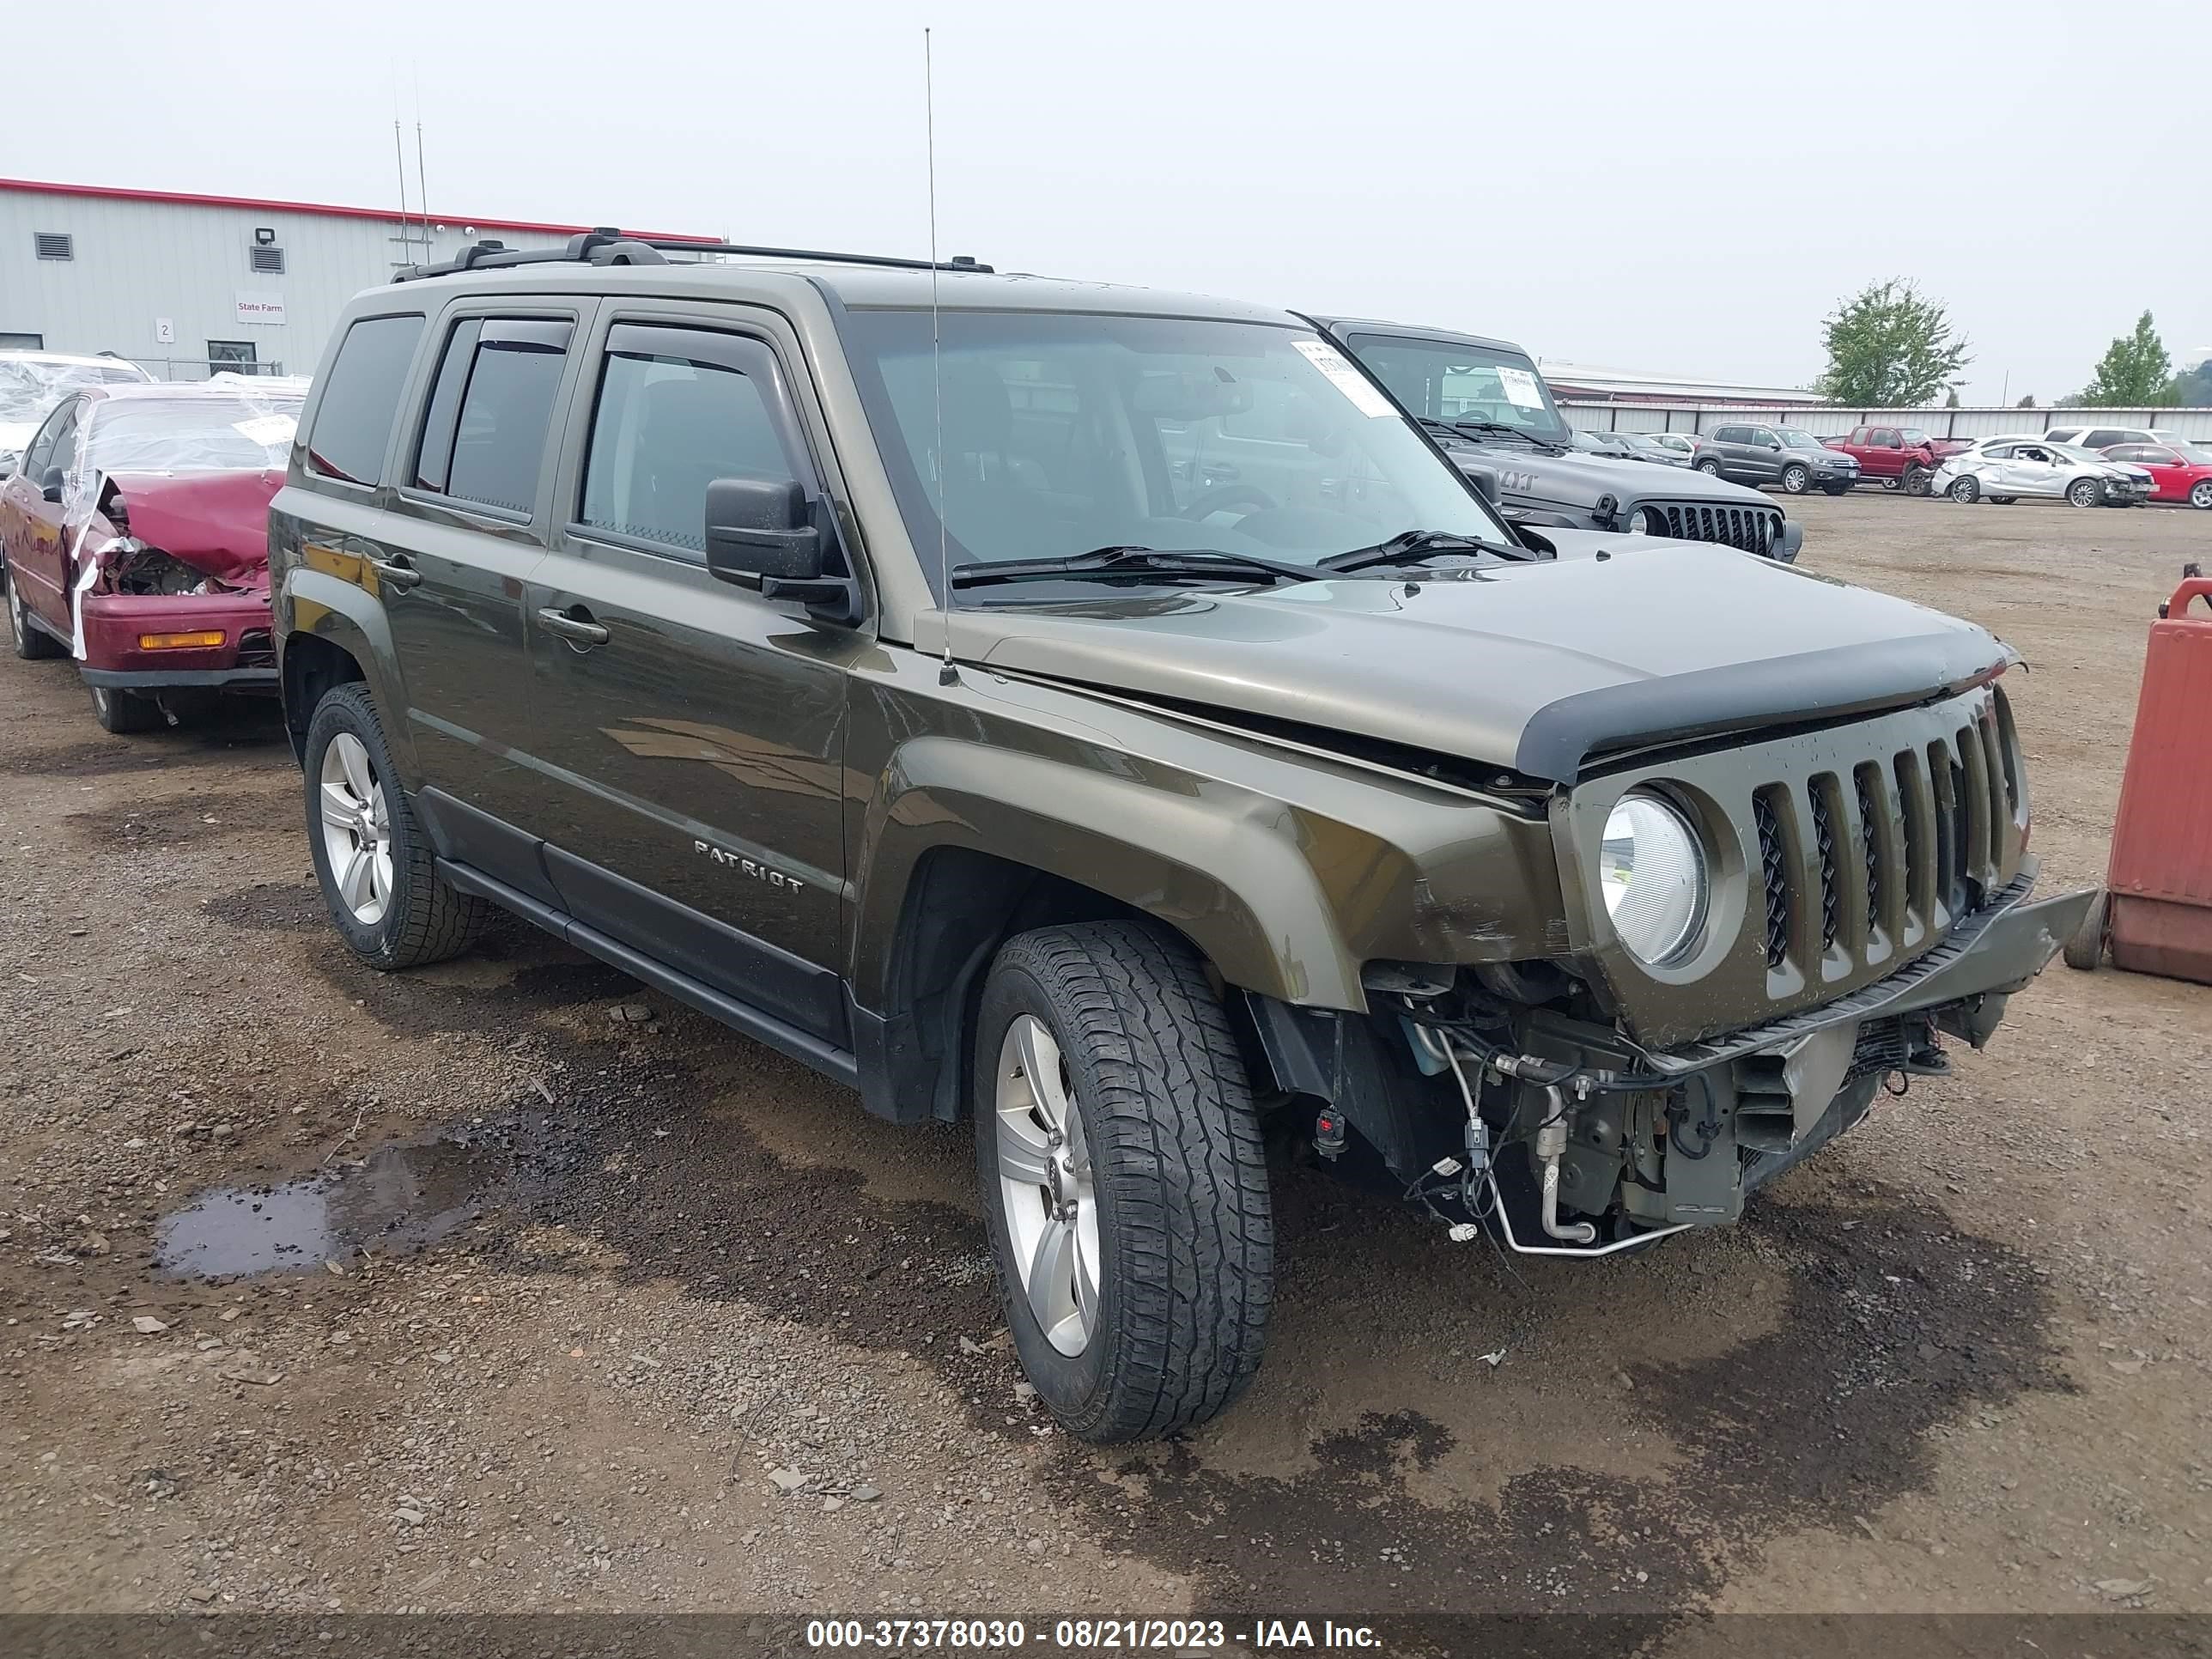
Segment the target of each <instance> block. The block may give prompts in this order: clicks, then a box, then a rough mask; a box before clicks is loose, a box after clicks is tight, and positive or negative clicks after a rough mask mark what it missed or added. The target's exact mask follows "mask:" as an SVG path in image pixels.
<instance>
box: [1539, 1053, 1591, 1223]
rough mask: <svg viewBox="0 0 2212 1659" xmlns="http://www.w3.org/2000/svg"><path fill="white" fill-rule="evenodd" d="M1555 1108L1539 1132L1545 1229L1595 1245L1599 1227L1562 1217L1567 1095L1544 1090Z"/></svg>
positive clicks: (1547, 1100) (1557, 1091) (1546, 1099)
mask: <svg viewBox="0 0 2212 1659" xmlns="http://www.w3.org/2000/svg"><path fill="white" fill-rule="evenodd" d="M1544 1096H1545V1103H1546V1104H1547V1106H1549V1108H1550V1110H1549V1112H1548V1113H1547V1115H1545V1118H1544V1122H1543V1126H1542V1127H1541V1128H1539V1129H1538V1130H1537V1131H1536V1158H1537V1161H1538V1162H1539V1163H1541V1164H1542V1165H1543V1166H1544V1212H1543V1215H1544V1231H1546V1232H1547V1233H1549V1234H1550V1235H1551V1236H1552V1237H1553V1238H1558V1239H1564V1240H1565V1241H1566V1242H1567V1243H1570V1244H1593V1243H1596V1242H1597V1229H1596V1228H1595V1227H1593V1226H1591V1225H1590V1224H1589V1222H1587V1221H1576V1222H1562V1221H1561V1220H1560V1219H1559V1158H1560V1157H1561V1156H1562V1155H1563V1154H1564V1153H1565V1152H1566V1150H1567V1097H1565V1095H1564V1094H1562V1093H1560V1092H1559V1090H1558V1089H1557V1088H1556V1087H1555V1088H1550V1089H1547V1090H1545V1091H1544Z"/></svg>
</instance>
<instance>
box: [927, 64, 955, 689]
mask: <svg viewBox="0 0 2212 1659" xmlns="http://www.w3.org/2000/svg"><path fill="white" fill-rule="evenodd" d="M936 70H937V65H936V61H935V59H934V58H933V56H932V55H931V52H930V40H929V30H928V29H927V27H924V28H923V30H922V31H921V131H922V155H923V158H924V161H925V164H926V166H927V171H928V173H929V386H930V392H931V395H932V396H933V398H935V399H936V404H937V605H938V610H939V612H940V613H941V614H942V616H943V618H944V623H945V660H944V661H943V662H942V663H941V664H939V666H938V670H937V683H938V684H939V685H951V684H953V683H954V682H955V681H957V679H958V678H960V671H959V670H957V668H955V667H953V665H952V565H951V557H952V556H951V532H949V531H948V530H947V529H946V528H945V513H946V511H947V510H948V509H949V508H950V507H951V505H952V502H951V492H952V468H951V466H950V465H947V462H946V457H945V369H944V344H943V337H942V333H941V331H940V330H939V326H938V322H939V311H938V305H937V73H936Z"/></svg>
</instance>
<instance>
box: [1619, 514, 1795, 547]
mask: <svg viewBox="0 0 2212 1659" xmlns="http://www.w3.org/2000/svg"><path fill="white" fill-rule="evenodd" d="M1640 505H1642V506H1644V507H1648V508H1649V509H1650V511H1652V512H1654V513H1657V514H1658V515H1659V516H1660V517H1661V518H1662V519H1663V520H1665V521H1666V524H1667V528H1666V531H1665V532H1664V533H1665V534H1667V535H1668V536H1671V537H1673V538H1674V539H1675V540H1677V541H1684V542H1718V543H1720V544H1722V545H1723V547H1733V548H1735V550H1737V551H1738V552H1740V553H1756V554H1758V555H1759V556H1761V557H1762V558H1771V557H1772V556H1773V555H1774V544H1775V543H1776V542H1777V541H1778V540H1779V539H1780V538H1781V535H1782V523H1783V520H1782V514H1781V513H1780V511H1779V510H1778V509H1776V508H1773V507H1713V506H1711V505H1709V504H1708V503H1706V502H1704V501H1644V502H1642V503H1640Z"/></svg>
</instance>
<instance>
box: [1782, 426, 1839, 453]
mask: <svg viewBox="0 0 2212 1659" xmlns="http://www.w3.org/2000/svg"><path fill="white" fill-rule="evenodd" d="M1774 435H1775V436H1776V437H1778V438H1779V439H1781V440H1782V441H1783V442H1784V444H1785V445H1787V446H1788V447H1790V448H1791V449H1823V448H1826V445H1825V444H1823V443H1822V442H1821V441H1820V440H1819V439H1818V438H1816V437H1814V435H1812V434H1811V433H1809V432H1807V431H1805V430H1803V429H1802V428H1799V427H1794V426H1778V427H1777V428H1774Z"/></svg>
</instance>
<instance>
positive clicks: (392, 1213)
mask: <svg viewBox="0 0 2212 1659" xmlns="http://www.w3.org/2000/svg"><path fill="white" fill-rule="evenodd" d="M565 1161H566V1160H565V1158H562V1156H561V1155H560V1149H559V1140H558V1137H557V1136H556V1133H555V1132H554V1130H553V1128H552V1127H551V1125H550V1123H549V1122H547V1121H544V1119H542V1118H532V1119H525V1118H520V1117H518V1118H515V1119H513V1120H509V1121H506V1122H504V1123H502V1124H501V1125H499V1126H497V1127H489V1128H471V1129H469V1130H466V1131H448V1132H447V1133H441V1134H437V1135H433V1136H427V1137H424V1138H422V1139H415V1140H406V1141H398V1142H394V1143H392V1145H390V1146H380V1147H378V1148H377V1149H376V1150H374V1152H369V1153H368V1154H367V1155H366V1156H365V1157H363V1158H359V1159H357V1160H351V1161H340V1162H338V1163H337V1164H334V1165H332V1166H331V1167H328V1168H325V1169H320V1170H315V1171H314V1172H313V1173H311V1174H308V1175H306V1176H301V1177H299V1178H297V1179H295V1180H292V1181H285V1182H272V1183H270V1184H267V1185H260V1186H240V1187H218V1188H214V1189H213V1190H211V1191H209V1192H205V1193H203V1194H200V1196H199V1197H198V1198H197V1199H196V1200H194V1201H193V1202H192V1203H191V1205H189V1206H186V1207H185V1208H184V1209H182V1210H179V1211H177V1212H175V1213H173V1214H172V1215H170V1216H168V1217H167V1218H164V1219H163V1220H162V1221H161V1224H160V1225H159V1226H158V1228H157V1229H156V1231H155V1250H154V1266H155V1271H156V1272H158V1273H163V1274H166V1275H167V1276H169V1277H171V1278H176V1279H240V1278H252V1277H257V1276H259V1275H262V1274H266V1273H308V1272H313V1270H315V1269H317V1268H319V1267H321V1266H322V1265H323V1264H324V1263H325V1262H326V1261H338V1262H343V1261H346V1260H347V1259H348V1258H349V1257H351V1256H353V1255H356V1253H359V1252H367V1253H368V1254H370V1255H396V1254H400V1253H404V1252H408V1251H412V1250H418V1249H422V1248H423V1247H424V1246H426V1245H429V1244H435V1243H437V1242H438V1241H439V1240H440V1239H442V1238H445V1237H447V1236H449V1235H451V1234H453V1233H454V1232H456V1231H459V1230H460V1229H461V1228H463V1227H465V1226H467V1225H470V1224H471V1223H473V1222H476V1221H478V1220H481V1219H483V1218H484V1217H485V1216H487V1215H489V1214H490V1213H491V1212H494V1211H495V1210H498V1209H500V1208H501V1207H503V1206H506V1205H507V1204H510V1203H512V1202H514V1201H516V1200H520V1199H526V1198H527V1197H529V1196H530V1195H531V1194H533V1193H535V1192H537V1191H538V1190H540V1189H542V1188H544V1185H545V1183H546V1182H547V1181H548V1180H549V1179H550V1177H551V1176H552V1175H553V1174H554V1173H555V1172H556V1169H557V1168H558V1167H559V1166H560V1165H561V1164H563V1163H565Z"/></svg>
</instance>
